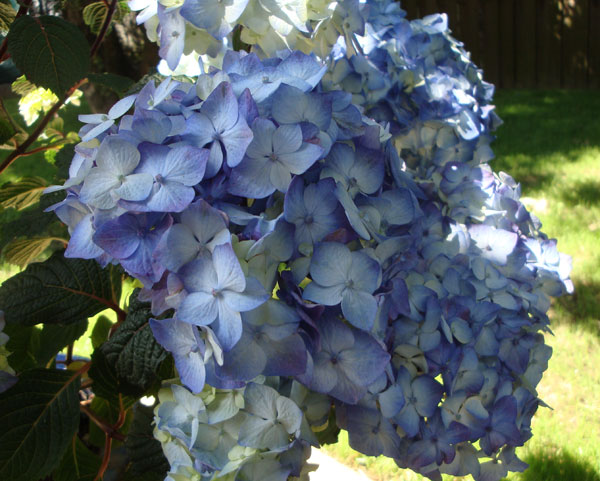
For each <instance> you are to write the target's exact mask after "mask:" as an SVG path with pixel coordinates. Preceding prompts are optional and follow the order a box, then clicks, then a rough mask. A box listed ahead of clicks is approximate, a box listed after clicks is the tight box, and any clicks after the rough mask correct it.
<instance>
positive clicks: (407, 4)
mask: <svg viewBox="0 0 600 481" xmlns="http://www.w3.org/2000/svg"><path fill="white" fill-rule="evenodd" d="M400 6H401V7H402V8H403V9H404V10H406V18H408V19H409V20H414V19H415V18H419V17H420V15H419V0H403V1H402V2H400Z"/></svg>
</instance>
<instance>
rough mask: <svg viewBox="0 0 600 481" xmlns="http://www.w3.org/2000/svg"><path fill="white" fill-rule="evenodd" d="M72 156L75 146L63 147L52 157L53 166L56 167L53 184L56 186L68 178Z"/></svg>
mask: <svg viewBox="0 0 600 481" xmlns="http://www.w3.org/2000/svg"><path fill="white" fill-rule="evenodd" d="M74 155H75V146H74V145H72V144H69V145H65V146H64V147H63V148H62V149H60V150H59V151H58V152H57V153H56V156H55V157H54V165H55V166H56V178H55V182H56V183H57V184H58V183H63V182H64V181H65V180H66V179H68V178H69V167H70V166H71V161H72V160H73V156H74ZM63 196H64V194H63Z"/></svg>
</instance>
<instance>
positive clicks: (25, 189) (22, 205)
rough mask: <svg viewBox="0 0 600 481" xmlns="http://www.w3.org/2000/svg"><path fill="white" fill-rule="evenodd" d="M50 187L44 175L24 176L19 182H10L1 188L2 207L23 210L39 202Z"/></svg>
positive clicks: (0, 205) (0, 202) (0, 203)
mask: <svg viewBox="0 0 600 481" xmlns="http://www.w3.org/2000/svg"><path fill="white" fill-rule="evenodd" d="M46 187H48V182H46V179H43V178H42V177H24V178H23V179H21V180H19V181H17V182H9V183H7V184H4V185H3V186H2V187H1V188H0V207H3V208H5V209H6V208H9V207H12V208H13V209H17V210H23V209H26V208H27V207H29V206H31V205H33V204H35V203H37V202H38V201H39V200H40V197H41V196H42V194H43V193H44V189H45V188H46Z"/></svg>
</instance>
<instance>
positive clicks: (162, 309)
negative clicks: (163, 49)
mask: <svg viewBox="0 0 600 481" xmlns="http://www.w3.org/2000/svg"><path fill="white" fill-rule="evenodd" d="M213 3H214V2H213ZM237 3H238V2H235V1H234V2H224V3H223V4H224V5H230V4H231V5H237ZM241 3H244V2H241ZM246 3H248V2H246ZM263 3H265V2H262V1H261V2H252V3H248V5H254V6H255V5H263ZM343 3H344V4H346V3H345V2H343ZM186 4H187V2H186ZM220 4H221V3H219V5H220ZM195 5H203V3H202V2H198V1H196V2H195ZM369 6H370V7H371V8H370V11H369V17H368V22H367V23H366V27H365V32H366V33H367V35H366V36H365V37H364V38H363V39H362V40H361V42H362V47H361V50H362V51H364V52H365V54H364V55H363V54H359V53H358V52H357V51H348V50H347V51H346V54H347V56H346V57H340V58H337V57H336V59H332V61H331V65H330V68H329V70H328V71H327V67H325V66H323V65H322V64H321V63H320V62H318V61H317V60H316V59H315V58H314V57H312V56H308V55H305V54H303V53H301V52H298V51H295V52H286V53H283V54H282V53H280V54H279V56H277V57H272V58H268V59H265V60H260V59H259V57H258V56H257V55H255V54H253V53H251V54H246V53H245V52H244V53H236V52H232V51H229V52H227V53H226V54H225V56H224V58H223V66H222V69H212V70H211V72H210V73H208V74H202V75H200V76H199V77H198V80H197V82H196V83H195V84H191V83H180V82H175V81H173V80H171V79H166V80H165V81H164V82H163V83H161V84H160V85H158V86H156V85H155V84H154V83H153V82H151V83H148V84H147V85H146V86H145V87H144V88H143V89H142V90H141V91H140V92H139V93H138V94H136V95H132V96H130V97H126V98H125V99H123V100H121V101H120V102H119V103H118V104H117V105H115V107H113V109H111V111H110V112H109V114H108V115H107V116H104V117H102V116H98V117H89V118H85V119H84V120H85V121H86V122H88V123H87V125H86V126H84V127H83V128H82V131H81V132H80V134H81V136H82V139H83V140H84V142H82V143H81V144H79V145H78V146H77V148H76V155H75V158H74V159H73V163H72V166H71V171H70V179H69V180H68V181H67V183H66V184H65V186H64V187H63V188H66V189H67V190H68V194H67V198H66V199H65V200H64V201H63V202H61V203H60V204H58V205H56V206H54V210H55V211H56V213H57V215H59V217H60V218H61V219H62V220H63V221H64V222H65V223H66V224H67V225H68V226H69V229H70V232H71V240H70V242H69V246H68V249H67V251H66V255H67V256H72V257H83V258H94V259H97V260H98V261H99V262H101V263H104V264H106V263H109V262H116V263H119V264H121V265H122V266H123V267H124V268H125V270H126V271H127V272H128V273H129V274H131V275H132V276H134V277H136V278H138V279H140V280H141V281H142V282H143V283H144V286H145V289H144V290H143V291H142V293H141V297H142V298H143V299H146V300H149V301H151V303H152V311H153V314H154V316H155V318H154V319H152V320H151V321H150V325H151V328H152V331H153V333H154V335H155V337H156V339H157V340H158V342H159V343H160V344H161V345H162V346H163V347H164V348H165V349H166V350H167V351H169V352H170V353H171V354H172V355H173V358H174V361H175V365H176V367H177V370H178V373H179V377H180V380H181V384H182V385H183V386H185V387H182V386H179V385H173V386H171V387H170V388H169V389H168V390H166V391H163V393H162V394H161V399H160V400H161V404H160V405H159V407H158V410H157V437H158V438H159V439H160V440H161V441H162V442H163V448H164V451H165V453H166V455H167V458H168V459H169V461H170V463H171V472H172V474H171V475H170V476H171V479H179V475H182V476H186V477H191V474H192V473H193V474H194V476H196V477H198V478H199V479H207V480H208V479H216V478H219V477H221V476H225V475H229V474H231V473H233V472H234V471H235V472H236V473H237V474H236V475H235V479H259V478H260V479H263V478H264V473H265V472H266V471H268V472H269V473H276V474H273V476H274V477H273V479H282V480H284V479H286V478H287V477H288V476H290V475H291V476H301V475H302V474H303V473H304V472H305V471H304V470H303V465H304V463H305V460H306V457H307V446H308V444H317V440H316V438H315V436H314V434H313V430H315V431H316V430H317V429H320V428H322V427H323V426H324V425H326V424H327V422H328V419H329V416H330V408H331V406H335V410H334V412H335V422H336V423H337V425H338V426H339V427H340V428H342V429H345V430H347V431H348V433H349V440H350V444H351V446H352V447H354V448H355V449H357V450H359V451H361V452H362V453H364V454H367V455H380V454H384V455H386V456H388V457H391V458H393V459H394V460H395V461H396V462H397V463H398V465H400V466H402V467H408V468H411V469H413V470H415V471H417V472H419V473H422V474H423V475H425V476H428V477H429V478H431V479H441V473H448V474H453V475H458V476H460V475H465V474H472V475H473V476H474V478H475V479H478V480H498V479H500V478H501V477H503V476H505V475H506V474H507V472H508V470H522V469H524V466H525V465H524V463H522V462H521V461H519V460H518V458H517V457H516V455H515V447H517V446H521V445H522V444H523V443H524V442H525V441H527V439H529V437H530V436H531V430H530V423H531V418H532V416H533V414H534V412H535V411H536V410H537V408H538V406H539V405H540V404H541V400H540V399H539V398H538V396H537V392H536V389H535V387H536V385H537V384H538V382H539V381H540V379H541V376H542V373H543V371H544V370H545V369H546V367H547V362H548V359H549V357H550V355H551V349H550V348H549V347H548V346H546V345H545V344H544V338H543V334H542V333H541V332H548V331H549V329H548V323H549V321H548V317H547V311H548V309H549V305H550V304H549V298H550V296H558V295H561V294H564V293H566V292H568V291H570V289H571V288H572V286H571V283H570V280H569V277H568V276H569V271H570V259H568V258H567V257H566V256H564V255H562V254H560V253H559V252H558V251H557V249H556V242H555V241H553V240H549V239H547V238H546V236H544V235H543V234H542V233H541V232H540V231H539V228H540V224H539V221H538V220H537V219H536V218H535V217H534V216H533V215H531V214H529V213H528V212H527V210H526V209H525V207H524V206H523V204H522V203H521V202H520V201H519V195H520V191H519V186H518V185H517V184H516V183H515V182H514V181H513V180H512V179H511V178H510V177H509V176H507V175H506V174H500V175H496V174H494V172H493V171H492V170H491V168H490V167H489V165H488V164H487V161H489V160H490V159H491V158H492V153H491V149H490V148H489V142H490V141H491V138H492V137H491V132H492V130H493V129H494V128H495V126H496V125H498V119H497V117H496V116H495V114H494V113H493V107H492V106H491V105H490V103H489V102H490V101H491V96H492V92H493V89H492V88H491V86H489V85H488V84H486V83H485V82H484V81H483V80H482V78H481V72H480V71H478V70H477V69H476V68H475V66H474V65H473V64H472V63H471V62H470V60H469V58H468V56H467V55H466V54H465V53H464V51H463V50H462V49H461V46H460V44H458V43H457V42H456V41H455V40H454V39H452V37H451V36H450V35H449V33H448V30H447V25H446V19H445V16H443V15H442V16H432V17H428V18H426V19H424V20H417V21H412V22H409V21H407V20H405V19H404V14H403V12H402V11H401V10H400V9H399V8H398V7H397V4H395V3H393V2H387V1H379V2H370V5H369ZM178 8H179V7H178ZM244 8H246V4H244ZM184 9H185V4H184V6H183V7H181V9H180V10H181V13H179V12H180V10H178V9H175V10H173V11H174V12H176V13H177V15H179V14H181V15H184V12H185V11H189V10H191V7H189V8H188V9H187V10H184ZM159 13H160V12H159ZM363 13H364V12H363ZM240 15H241V14H240ZM236 18H237V17H236ZM232 22H233V20H231V21H227V25H228V27H227V28H229V26H231V24H232ZM165 25H166V24H164V23H163V24H161V28H167V27H166V26H165ZM331 43H335V42H331ZM344 44H345V46H344V45H342V46H340V49H338V52H337V53H340V52H342V50H343V48H345V49H348V48H350V47H348V45H349V42H348V41H346V42H344ZM326 71H327V72H326ZM132 106H134V112H133V114H130V115H129V114H128V115H125V114H126V113H127V111H128V110H129V109H130V108H131V107H132ZM120 117H122V118H121V119H120V122H118V120H119V118H120ZM186 388H187V389H186ZM190 391H191V393H190ZM302 413H303V414H302ZM311 428H312V429H311ZM200 433H202V434H200ZM307 443H308V444H307ZM265 470H266V471H265ZM269 479H271V478H269Z"/></svg>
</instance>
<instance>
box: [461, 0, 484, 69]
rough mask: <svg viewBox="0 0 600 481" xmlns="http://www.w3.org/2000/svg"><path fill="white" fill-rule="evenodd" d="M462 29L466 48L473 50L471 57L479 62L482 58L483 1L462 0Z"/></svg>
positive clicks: (462, 38)
mask: <svg viewBox="0 0 600 481" xmlns="http://www.w3.org/2000/svg"><path fill="white" fill-rule="evenodd" d="M458 5H459V12H460V13H459V16H460V31H461V37H460V40H462V41H463V42H464V43H465V50H467V52H471V58H472V59H473V60H474V61H475V63H478V62H479V60H480V59H481V57H482V56H483V55H482V51H481V47H482V45H481V37H480V35H481V2H480V1H479V0H460V1H459V3H458Z"/></svg>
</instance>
